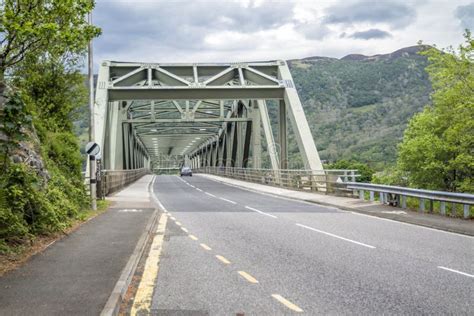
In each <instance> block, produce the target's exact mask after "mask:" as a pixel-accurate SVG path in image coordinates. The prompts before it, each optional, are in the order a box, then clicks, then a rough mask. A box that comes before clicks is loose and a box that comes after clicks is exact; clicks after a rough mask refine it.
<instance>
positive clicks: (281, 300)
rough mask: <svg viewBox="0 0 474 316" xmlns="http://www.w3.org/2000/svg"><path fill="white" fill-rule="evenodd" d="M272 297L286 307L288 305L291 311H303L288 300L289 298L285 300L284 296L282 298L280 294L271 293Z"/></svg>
mask: <svg viewBox="0 0 474 316" xmlns="http://www.w3.org/2000/svg"><path fill="white" fill-rule="evenodd" d="M272 297H273V298H274V299H276V300H277V301H278V302H280V303H282V304H283V305H285V306H286V307H288V308H289V309H291V310H292V311H295V312H298V313H302V312H303V310H302V309H301V308H299V307H298V306H297V305H295V304H293V303H292V302H290V301H289V300H287V299H286V298H284V297H283V296H281V295H280V294H272Z"/></svg>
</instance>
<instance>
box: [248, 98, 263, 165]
mask: <svg viewBox="0 0 474 316" xmlns="http://www.w3.org/2000/svg"><path fill="white" fill-rule="evenodd" d="M249 116H250V117H251V118H252V167H253V168H256V169H260V168H261V167H262V140H261V130H262V123H261V118H260V112H259V110H258V103H257V102H256V101H255V100H253V101H252V102H251V108H250V113H249Z"/></svg>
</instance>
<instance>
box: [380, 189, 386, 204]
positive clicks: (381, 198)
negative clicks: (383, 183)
mask: <svg viewBox="0 0 474 316" xmlns="http://www.w3.org/2000/svg"><path fill="white" fill-rule="evenodd" d="M379 200H380V203H382V204H384V203H385V201H384V194H383V192H379Z"/></svg>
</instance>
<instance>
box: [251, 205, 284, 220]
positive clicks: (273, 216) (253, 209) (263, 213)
mask: <svg viewBox="0 0 474 316" xmlns="http://www.w3.org/2000/svg"><path fill="white" fill-rule="evenodd" d="M245 208H246V209H248V210H251V211H254V212H257V213H259V214H262V215H265V216H269V217H272V218H278V217H276V216H275V215H272V214H268V213H265V212H262V211H260V210H257V209H256V208H253V207H250V206H245Z"/></svg>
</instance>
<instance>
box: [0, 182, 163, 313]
mask: <svg viewBox="0 0 474 316" xmlns="http://www.w3.org/2000/svg"><path fill="white" fill-rule="evenodd" d="M153 178H154V177H153V176H151V175H147V176H144V177H143V178H141V179H139V180H138V181H136V182H135V183H133V184H131V185H130V186H128V187H127V188H125V189H123V190H122V191H120V192H118V193H117V194H115V195H114V196H112V197H110V198H109V200H111V201H112V204H111V206H110V207H109V209H108V210H107V211H106V212H104V213H102V214H100V215H98V216H97V217H95V218H93V219H91V220H90V221H88V222H87V223H84V224H83V225H82V226H80V227H79V228H78V229H77V230H76V231H74V232H73V233H71V234H70V235H69V236H67V237H65V238H62V239H61V240H59V241H57V242H56V243H54V244H53V245H51V246H49V247H48V248H47V249H46V250H45V251H43V252H41V253H39V254H37V255H35V256H33V257H32V258H31V259H30V260H29V261H28V262H27V263H26V264H24V265H23V266H22V267H20V268H18V269H16V270H14V271H11V272H9V273H6V274H5V275H4V276H3V277H1V278H0V315H98V314H100V313H101V312H102V310H103V309H104V306H105V305H106V303H107V301H109V302H110V301H111V299H110V297H111V293H112V292H113V291H114V290H116V289H117V282H118V281H119V279H120V280H121V279H122V278H123V275H124V273H123V272H124V271H125V270H126V269H128V268H130V265H131V264H130V262H131V260H130V259H131V258H132V257H134V256H135V257H139V256H138V255H139V254H138V253H137V248H138V245H139V244H140V243H144V242H143V240H144V239H146V238H144V237H145V235H146V234H147V231H148V230H149V227H150V226H152V223H153V221H154V220H155V219H156V217H157V211H156V210H155V207H154V205H153V203H152V200H151V197H150V193H149V187H150V186H151V184H152V181H153ZM122 283H123V282H122Z"/></svg>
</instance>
